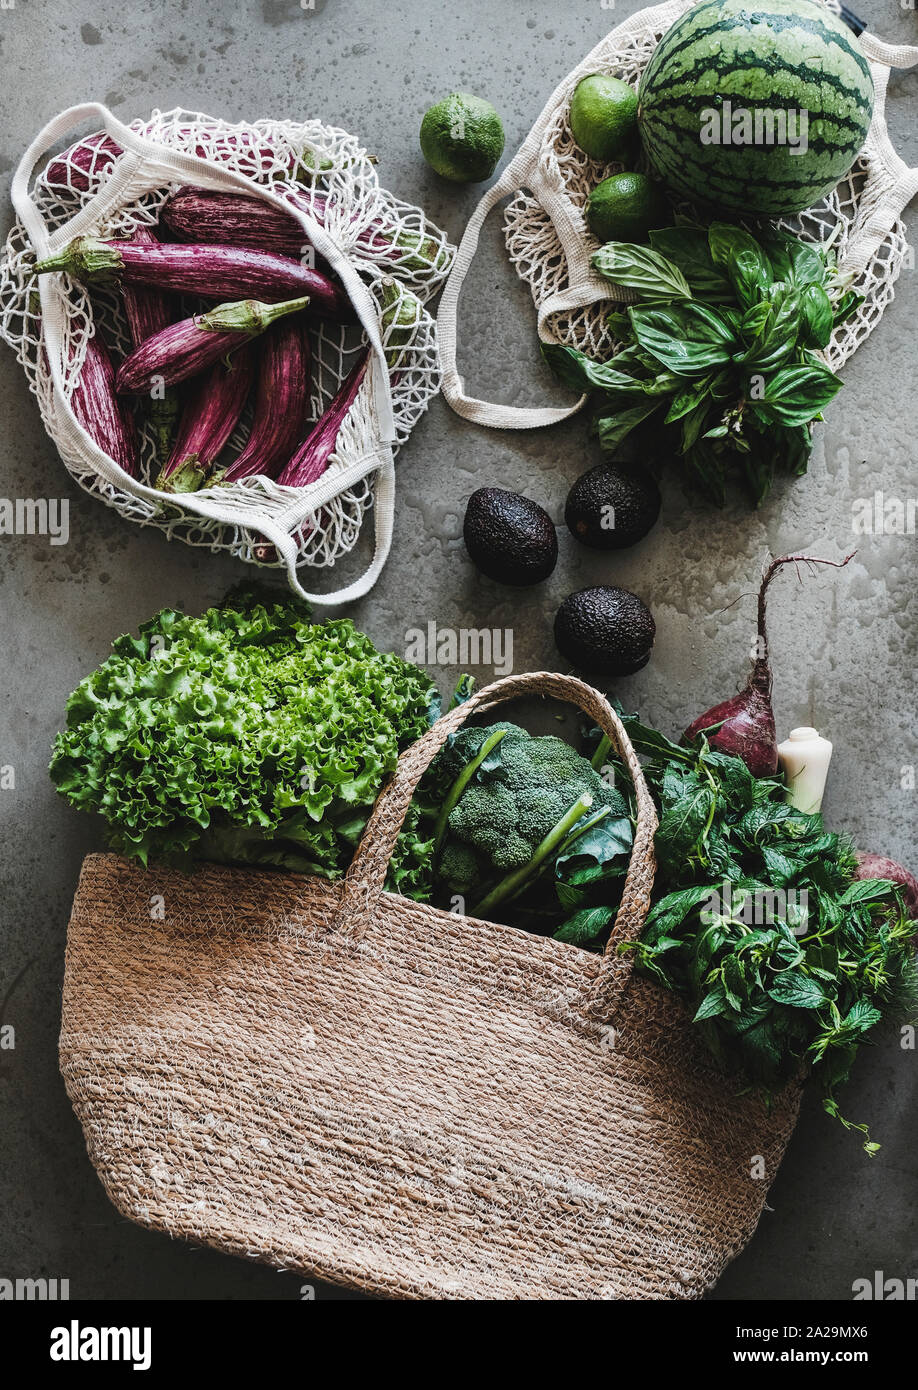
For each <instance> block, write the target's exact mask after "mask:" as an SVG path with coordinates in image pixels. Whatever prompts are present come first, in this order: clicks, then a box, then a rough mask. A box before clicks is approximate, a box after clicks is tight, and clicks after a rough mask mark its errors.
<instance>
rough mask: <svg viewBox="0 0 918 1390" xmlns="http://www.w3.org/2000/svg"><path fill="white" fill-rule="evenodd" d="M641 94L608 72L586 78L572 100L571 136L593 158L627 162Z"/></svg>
mask: <svg viewBox="0 0 918 1390" xmlns="http://www.w3.org/2000/svg"><path fill="white" fill-rule="evenodd" d="M637 107H638V101H637V93H636V92H635V91H634V89H633V88H632V87H629V86H628V83H627V82H622V81H621V80H620V79H619V78H617V77H609V76H607V75H606V73H603V72H597V73H594V74H593V76H592V77H584V78H583V79H582V80H581V81H580V82H578V83H577V86H576V88H575V90H574V95H573V96H572V97H571V115H570V120H571V133H572V134H573V137H574V139H575V140H576V141H577V144H578V145H579V146H580V148H581V149H582V150H583V152H584V154H588V155H589V156H590V158H591V159H601V160H602V161H603V163H604V164H609V163H610V162H611V161H612V160H623V159H624V157H625V156H626V155H627V154H628V153H629V152H630V150H631V149H632V148H633V146H634V140H635V136H636V134H637Z"/></svg>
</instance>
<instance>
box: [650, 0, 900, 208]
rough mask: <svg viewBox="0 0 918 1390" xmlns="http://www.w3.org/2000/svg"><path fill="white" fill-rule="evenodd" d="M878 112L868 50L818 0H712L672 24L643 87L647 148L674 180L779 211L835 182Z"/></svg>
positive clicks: (705, 198) (718, 197)
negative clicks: (755, 1) (754, 0)
mask: <svg viewBox="0 0 918 1390" xmlns="http://www.w3.org/2000/svg"><path fill="white" fill-rule="evenodd" d="M804 113H805V114H804ZM872 114H873V80H872V78H871V76H870V68H869V66H868V64H867V60H866V58H865V57H864V56H863V54H862V53H861V52H860V50H859V48H858V46H857V43H856V41H855V40H854V38H853V36H852V34H851V33H850V31H849V30H848V29H846V27H845V26H844V24H842V22H841V20H840V19H838V18H837V17H836V16H835V15H834V14H832V12H831V11H830V10H828V9H826V8H825V7H824V6H823V5H821V4H817V3H816V0H763V3H762V4H761V5H754V4H750V3H749V0H703V3H702V4H700V5H697V6H695V8H694V9H691V10H689V11H688V13H687V14H685V15H683V16H682V18H681V19H680V20H677V22H676V23H675V24H674V25H673V26H672V28H671V29H669V30H668V31H667V32H666V34H664V36H663V38H662V39H661V40H660V43H659V44H658V46H657V48H656V50H655V52H654V54H653V57H652V58H651V60H650V62H649V63H648V65H647V67H646V68H645V70H644V76H643V78H642V80H641V85H640V88H639V91H638V119H639V122H640V130H641V139H642V141H643V144H644V149H645V151H646V154H647V157H648V159H649V160H650V162H651V164H652V165H653V167H654V168H655V169H656V171H657V172H658V173H659V174H660V176H661V177H662V178H663V179H664V180H665V181H666V183H667V184H668V185H669V186H670V188H671V189H673V190H674V191H675V192H676V193H681V194H684V195H685V196H686V197H687V198H689V199H691V200H692V201H694V202H706V203H711V204H713V205H714V206H715V207H717V208H720V209H724V210H728V211H731V212H745V213H750V214H752V215H761V216H768V217H774V216H780V215H786V214H791V213H795V212H801V211H802V210H803V209H804V208H808V207H812V206H813V204H814V203H817V202H818V201H819V199H820V198H822V197H823V195H824V194H826V193H828V192H829V191H830V189H832V188H834V187H835V185H836V184H837V183H838V181H839V179H842V178H844V176H845V174H847V173H848V170H849V169H850V168H851V166H852V164H853V163H854V161H855V159H856V158H857V155H858V152H859V150H860V149H861V146H862V145H863V143H864V140H865V139H866V137H867V131H868V129H869V127H870V120H871V116H872ZM782 140H783V143H781V141H782Z"/></svg>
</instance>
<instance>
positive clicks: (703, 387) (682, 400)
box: [663, 375, 714, 425]
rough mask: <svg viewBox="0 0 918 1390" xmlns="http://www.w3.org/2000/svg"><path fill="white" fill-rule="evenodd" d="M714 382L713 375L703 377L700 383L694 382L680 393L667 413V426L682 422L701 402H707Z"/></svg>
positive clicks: (674, 398) (665, 421) (665, 422)
mask: <svg viewBox="0 0 918 1390" xmlns="http://www.w3.org/2000/svg"><path fill="white" fill-rule="evenodd" d="M713 381H714V377H713V375H711V376H705V377H702V378H701V380H700V381H693V382H692V383H691V385H690V386H686V387H685V389H684V390H682V391H679V392H678V393H677V394H676V395H675V396H674V397H673V401H672V404H671V405H670V407H669V410H668V411H667V412H666V419H665V420H664V421H663V423H664V424H665V425H671V424H672V423H673V421H675V420H681V419H682V416H683V415H687V414H688V412H689V411H690V410H694V409H695V407H696V406H697V405H699V404H700V403H701V401H703V400H706V399H707V397H708V395H709V394H710V390H711V384H712V382H713Z"/></svg>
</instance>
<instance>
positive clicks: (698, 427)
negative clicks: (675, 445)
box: [679, 398, 727, 454]
mask: <svg viewBox="0 0 918 1390" xmlns="http://www.w3.org/2000/svg"><path fill="white" fill-rule="evenodd" d="M710 408H711V407H710V402H709V401H708V400H707V399H706V398H704V399H702V400H700V401H699V402H698V404H697V405H696V406H695V408H694V409H693V410H691V411H689V412H688V414H687V415H685V416H684V417H683V420H682V437H681V441H680V445H679V452H680V454H684V453H686V452H687V451H688V450H689V449H691V448H692V446H693V445H694V444H695V442H696V440H697V439H698V437H699V436H700V435H701V433H702V429H703V427H704V425H705V422H706V421H707V419H708V412H709V411H710ZM716 428H717V429H718V430H720V429H721V426H719V425H718V426H717V427H716ZM726 433H727V427H726V425H724V426H723V434H726ZM711 437H712V431H711V430H708V431H707V433H706V434H705V435H704V438H706V439H709V438H711ZM713 437H714V438H715V439H716V438H718V435H716V434H714V435H713Z"/></svg>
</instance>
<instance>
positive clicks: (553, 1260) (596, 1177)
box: [60, 674, 799, 1299]
mask: <svg viewBox="0 0 918 1390" xmlns="http://www.w3.org/2000/svg"><path fill="white" fill-rule="evenodd" d="M533 694H539V695H546V696H554V697H557V698H558V699H561V700H568V701H571V702H572V703H574V704H576V705H578V706H579V707H580V708H581V709H582V710H583V711H584V712H585V713H587V714H588V715H589V716H590V717H591V718H592V719H594V720H595V721H596V722H597V723H598V724H599V725H600V726H601V727H602V728H603V729H604V731H605V732H606V733H607V734H608V735H609V736H610V738H611V739H612V740H613V744H614V746H615V747H616V748H617V749H618V751H619V753H620V754H621V756H622V757H623V759H624V760H625V762H626V764H627V767H628V769H629V771H630V774H631V776H632V777H633V779H634V785H635V788H636V791H637V804H638V820H637V827H636V833H635V841H634V852H633V855H632V859H631V863H630V867H629V870H628V874H627V878H626V882H625V889H624V894H623V898H622V904H621V909H620V911H619V913H618V917H617V919H616V922H615V926H614V929H613V932H612V937H611V941H610V945H609V949H608V951H607V952H606V954H605V956H602V957H600V956H597V955H593V954H590V953H588V952H585V951H581V950H578V949H576V948H575V947H571V946H567V945H564V944H563V943H560V942H557V941H554V940H551V939H549V938H543V937H539V936H533V935H530V934H528V933H526V932H521V931H517V930H515V929H513V928H510V927H504V926H498V925H495V924H493V923H490V922H483V921H477V920H475V919H472V918H468V917H461V916H458V915H456V914H453V913H449V912H443V911H439V910H436V909H434V908H432V907H428V906H424V905H422V904H419V903H416V902H412V901H409V900H407V899H404V898H401V897H397V896H395V895H393V894H389V893H387V892H385V891H384V889H383V884H384V881H385V875H386V868H387V865H388V861H389V857H390V855H391V852H392V849H393V846H394V844H395V841H396V838H397V836H398V833H399V829H400V827H401V824H402V821H403V819H404V816H405V813H406V810H407V808H408V805H409V803H410V801H411V797H412V794H413V792H414V790H415V787H416V786H417V784H418V781H419V780H420V778H421V776H422V774H423V772H424V770H425V768H426V767H427V766H428V764H429V763H430V761H431V759H432V758H433V756H434V754H435V753H436V751H437V750H438V749H439V748H440V747H441V746H442V745H443V743H444V742H445V740H446V738H447V736H448V735H449V734H450V733H452V732H453V731H454V730H456V729H457V728H459V726H460V725H461V724H462V723H463V721H464V720H465V719H466V718H467V717H468V715H469V714H471V713H473V712H477V713H482V712H484V711H489V710H492V709H494V708H495V707H497V706H498V705H499V704H500V703H501V702H502V701H505V700H508V699H512V698H515V697H517V696H521V695H533ZM655 828H656V817H655V814H654V809H653V803H652V801H651V798H650V795H649V793H648V790H647V786H646V784H645V782H644V778H643V775H642V773H641V768H640V764H639V763H638V761H637V758H636V756H635V754H634V751H633V749H632V747H631V745H630V743H629V741H628V738H627V735H626V734H625V731H624V729H623V727H622V725H621V723H620V722H619V720H618V718H617V716H616V715H615V714H614V713H613V711H612V709H611V708H610V707H609V705H608V703H607V702H606V701H605V700H604V699H603V697H602V696H601V695H599V694H598V693H597V692H596V691H595V690H592V689H591V688H590V687H589V686H587V685H584V684H582V683H581V682H580V681H577V680H574V679H572V678H569V677H564V676H556V675H546V674H535V675H527V676H510V677H508V678H507V679H505V680H502V681H498V682H496V683H495V684H493V685H491V686H489V687H487V688H486V689H484V690H482V691H481V692H480V693H479V694H477V695H476V696H474V697H473V698H472V699H471V700H469V701H468V702H467V704H465V705H464V706H462V707H461V708H458V709H455V710H452V711H450V712H449V713H448V714H445V715H444V716H443V717H442V718H441V719H440V720H438V722H437V723H436V725H434V727H433V728H432V729H431V730H430V732H429V733H428V734H427V735H425V736H424V737H423V738H422V739H420V740H419V742H417V743H416V744H414V745H413V746H412V747H411V748H410V749H408V751H407V752H406V753H405V754H404V755H403V756H402V758H401V760H400V762H399V765H398V768H397V770H396V772H395V774H394V776H393V778H392V779H391V781H390V783H389V784H388V786H387V787H386V788H385V789H384V790H383V792H382V793H381V795H380V797H379V799H378V801H377V803H376V806H375V808H374V810H373V813H372V815H371V817H370V820H369V823H368V825H367V828H366V832H365V834H364V836H363V839H362V841H361V843H360V846H359V848H358V850H357V853H356V855H355V857H354V860H353V863H352V865H351V868H350V869H349V871H348V874H347V876H346V878H345V879H344V880H339V881H337V882H329V881H328V880H326V879H322V878H304V877H297V876H293V875H288V874H282V873H269V872H263V871H259V872H250V871H248V870H245V871H243V870H236V869H228V868H225V867H218V866H216V865H210V866H202V867H200V868H198V869H197V870H196V872H195V873H194V874H192V875H187V874H182V873H179V872H172V871H166V870H161V869H155V868H152V869H149V870H142V869H140V868H138V867H136V866H135V865H133V864H130V863H128V862H126V861H125V860H123V859H120V858H118V857H116V856H114V855H90V856H89V858H87V860H86V862H85V864H84V866H83V871H82V875H81V878H80V884H79V888H78V891H77V894H76V899H75V901H74V905H73V915H72V918H71V921H70V928H69V935H68V942H67V961H66V973H65V980H64V1001H63V1024H62V1030H61V1039H60V1056H61V1068H62V1071H63V1075H64V1078H65V1081H66V1085H67V1090H68V1093H69V1095H70V1097H71V1100H72V1101H73V1105H74V1108H75V1110H76V1113H77V1115H78V1116H79V1119H80V1121H81V1123H82V1125H83V1130H84V1133H85V1136H86V1141H87V1145H88V1149H89V1154H90V1157H91V1159H92V1162H93V1163H94V1164H95V1167H96V1169H97V1170H98V1173H99V1176H100V1177H101V1179H102V1182H103V1183H104V1185H105V1188H106V1190H107V1192H108V1194H109V1196H110V1197H111V1199H112V1201H113V1202H114V1204H115V1205H116V1207H117V1208H118V1209H119V1210H120V1211H121V1212H123V1213H124V1214H125V1215H126V1216H129V1217H131V1218H132V1219H134V1220H135V1221H138V1222H140V1223H141V1224H142V1225H144V1226H148V1227H150V1228H152V1229H154V1230H158V1231H165V1232H168V1233H169V1234H170V1235H172V1236H182V1237H184V1238H186V1239H189V1240H193V1241H197V1242H200V1243H203V1244H206V1245H211V1246H215V1247H217V1248H218V1249H221V1250H226V1251H231V1252H233V1253H236V1254H238V1255H245V1256H248V1257H249V1258H255V1259H259V1260H263V1261H266V1262H267V1263H269V1264H272V1265H275V1266H277V1267H279V1268H283V1269H296V1270H299V1271H301V1272H302V1273H304V1274H306V1275H311V1276H314V1277H317V1278H321V1279H327V1280H331V1281H333V1282H336V1283H339V1284H343V1285H347V1286H351V1287H354V1288H359V1289H364V1290H367V1291H369V1292H375V1293H379V1294H385V1295H388V1296H392V1297H400V1298H426V1299H602V1298H610V1299H618V1298H622V1299H673V1298H698V1297H700V1296H701V1295H702V1293H703V1292H704V1290H705V1289H707V1288H709V1287H710V1286H711V1285H712V1284H713V1283H714V1282H715V1280H716V1279H717V1277H718V1275H719V1274H720V1272H721V1270H722V1269H723V1267H724V1266H725V1265H726V1264H727V1262H728V1261H729V1260H730V1259H731V1258H732V1257H733V1256H734V1255H735V1254H736V1253H737V1252H738V1251H739V1250H740V1249H742V1247H743V1246H744V1245H745V1244H746V1242H747V1241H748V1240H749V1238H750V1236H751V1235H752V1233H753V1231H754V1229H755V1226H756V1222H757V1221H758V1218H759V1215H760V1213H761V1210H762V1207H763V1205H764V1202H765V1197H766V1193H767V1190H768V1187H769V1185H770V1183H771V1181H772V1179H773V1177H774V1175H775V1171H776V1169H777V1166H778V1164H779V1162H780V1160H781V1156H782V1153H783V1151H784V1147H785V1144H786V1142H787V1140H788V1138H789V1136H790V1133H791V1130H792V1128H793V1124H794V1120H795V1118H796V1111H797V1105H798V1100H799V1089H798V1088H796V1087H791V1088H789V1089H788V1090H787V1091H786V1092H785V1093H784V1094H783V1095H782V1096H781V1097H779V1098H778V1100H777V1102H776V1104H774V1105H773V1106H772V1108H771V1110H770V1112H769V1111H768V1110H767V1109H766V1107H765V1106H764V1104H763V1103H762V1102H761V1101H760V1100H758V1099H757V1098H755V1097H754V1096H752V1095H748V1094H747V1095H740V1094H738V1090H739V1083H738V1082H737V1081H736V1079H731V1078H728V1077H725V1076H724V1075H723V1074H721V1073H719V1072H718V1071H717V1070H716V1068H715V1066H714V1064H713V1062H712V1060H711V1058H710V1057H709V1055H708V1054H707V1053H706V1052H705V1050H704V1049H703V1047H702V1045H701V1043H700V1042H699V1040H698V1038H697V1036H696V1032H695V1030H694V1029H693V1027H692V1025H691V1023H690V1021H689V1019H688V1016H687V1014H686V1013H685V1011H684V1010H683V1008H682V1006H681V1005H680V1003H679V1002H678V1001H677V999H676V998H675V997H674V996H673V995H671V994H670V993H668V992H667V991H665V990H663V989H661V988H660V987H659V986H658V985H656V984H654V983H653V982H651V981H649V980H647V979H645V978H642V977H640V976H637V975H632V974H631V954H630V953H627V954H625V955H620V954H618V953H617V951H616V948H617V947H618V945H619V944H621V943H623V942H626V941H630V940H634V939H635V938H636V937H637V936H638V934H639V933H640V931H641V926H642V923H643V921H644V917H645V915H646V913H647V909H648V906H649V902H650V891H651V886H652V881H653V872H654V859H653V835H654V830H655Z"/></svg>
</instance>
